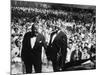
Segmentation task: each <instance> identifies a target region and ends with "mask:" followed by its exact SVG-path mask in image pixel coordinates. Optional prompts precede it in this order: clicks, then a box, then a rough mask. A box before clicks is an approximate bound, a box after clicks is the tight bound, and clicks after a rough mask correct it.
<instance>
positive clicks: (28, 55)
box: [21, 32, 46, 63]
mask: <svg viewBox="0 0 100 75" xmlns="http://www.w3.org/2000/svg"><path fill="white" fill-rule="evenodd" d="M31 36H32V33H31V32H28V33H26V34H25V36H24V38H23V42H22V52H21V57H22V60H23V61H24V62H36V63H38V62H41V51H42V46H44V47H45V46H46V45H45V38H44V36H43V35H42V34H38V36H36V37H37V38H36V42H35V45H34V47H33V48H31V41H30V39H31ZM33 37H34V36H33Z"/></svg>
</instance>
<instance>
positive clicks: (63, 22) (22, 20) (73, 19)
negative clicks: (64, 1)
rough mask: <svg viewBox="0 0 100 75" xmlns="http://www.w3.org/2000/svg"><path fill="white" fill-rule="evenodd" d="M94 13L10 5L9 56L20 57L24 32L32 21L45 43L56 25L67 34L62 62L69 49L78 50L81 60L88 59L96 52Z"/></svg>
mask: <svg viewBox="0 0 100 75" xmlns="http://www.w3.org/2000/svg"><path fill="white" fill-rule="evenodd" d="M95 18H96V17H95V14H94V12H87V11H79V12H73V11H68V12H66V11H62V10H52V9H38V8H25V7H12V8H11V54H12V55H11V56H12V59H13V58H15V57H20V52H21V46H22V40H23V37H24V34H25V33H27V32H29V31H30V30H31V26H32V25H33V24H35V25H36V26H37V27H38V32H40V33H41V34H43V35H44V36H45V39H46V42H47V44H48V42H49V37H50V33H51V32H52V31H54V30H56V27H59V28H60V29H61V30H63V31H64V32H65V33H66V35H67V39H68V41H67V43H68V48H67V56H66V62H70V59H71V58H70V57H71V54H72V52H73V51H75V50H79V51H81V52H82V58H81V59H88V58H89V57H91V56H93V55H95V51H96V23H95Z"/></svg>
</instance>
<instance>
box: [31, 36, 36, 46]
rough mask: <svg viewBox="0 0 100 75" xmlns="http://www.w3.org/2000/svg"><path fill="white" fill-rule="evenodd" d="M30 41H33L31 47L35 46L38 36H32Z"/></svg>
mask: <svg viewBox="0 0 100 75" xmlns="http://www.w3.org/2000/svg"><path fill="white" fill-rule="evenodd" d="M30 41H31V48H33V47H34V45H35V42H36V37H32V38H31V39H30Z"/></svg>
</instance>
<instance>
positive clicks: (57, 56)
mask: <svg viewBox="0 0 100 75" xmlns="http://www.w3.org/2000/svg"><path fill="white" fill-rule="evenodd" d="M66 54H67V36H66V34H65V33H64V32H63V31H61V30H60V29H58V30H57V31H55V32H53V33H51V38H50V43H49V45H48V48H47V56H48V58H49V60H51V61H52V65H53V70H54V72H57V71H60V69H62V67H63V65H64V64H65V60H66Z"/></svg>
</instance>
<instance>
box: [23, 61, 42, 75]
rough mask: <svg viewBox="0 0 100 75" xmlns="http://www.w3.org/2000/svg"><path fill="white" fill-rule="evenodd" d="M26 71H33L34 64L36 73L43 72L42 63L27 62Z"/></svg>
mask: <svg viewBox="0 0 100 75" xmlns="http://www.w3.org/2000/svg"><path fill="white" fill-rule="evenodd" d="M24 65H25V68H26V73H32V66H34V70H35V73H41V68H42V65H41V63H37V64H36V63H25V62H24Z"/></svg>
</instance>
